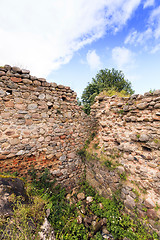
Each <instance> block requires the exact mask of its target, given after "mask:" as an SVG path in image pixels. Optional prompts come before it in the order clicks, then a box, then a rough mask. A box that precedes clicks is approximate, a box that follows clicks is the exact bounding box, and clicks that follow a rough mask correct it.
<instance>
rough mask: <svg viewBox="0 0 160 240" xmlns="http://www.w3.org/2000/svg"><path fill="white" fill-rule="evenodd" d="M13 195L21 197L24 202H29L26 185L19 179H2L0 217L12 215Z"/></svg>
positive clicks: (0, 179) (0, 183)
mask: <svg viewBox="0 0 160 240" xmlns="http://www.w3.org/2000/svg"><path fill="white" fill-rule="evenodd" d="M13 195H14V196H15V197H18V196H19V197H21V200H22V202H27V201H28V200H29V199H28V196H27V194H26V191H25V188H24V183H23V181H22V180H20V179H19V178H11V177H0V215H1V216H5V215H11V214H12V210H13V209H12V208H13V201H14V198H13Z"/></svg>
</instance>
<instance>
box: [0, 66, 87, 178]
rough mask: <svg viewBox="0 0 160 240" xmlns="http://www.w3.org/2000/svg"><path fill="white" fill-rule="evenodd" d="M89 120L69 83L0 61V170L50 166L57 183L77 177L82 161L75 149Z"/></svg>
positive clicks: (25, 171)
mask: <svg viewBox="0 0 160 240" xmlns="http://www.w3.org/2000/svg"><path fill="white" fill-rule="evenodd" d="M84 118H85V121H84ZM90 126H91V121H90V119H89V118H87V117H86V115H85V114H84V112H83V111H82V109H81V107H80V106H78V104H77V100H76V93H75V92H74V91H72V90H71V89H70V87H64V86H62V85H57V84H56V83H48V82H46V80H45V79H44V78H37V77H34V76H31V75H30V72H29V71H28V70H25V69H20V68H18V67H10V66H9V65H5V66H4V67H0V171H5V172H6V171H11V172H16V171H17V172H19V173H20V174H21V175H23V176H27V172H28V170H29V169H30V168H31V166H34V168H36V169H44V168H49V169H50V171H51V173H52V175H53V176H55V177H56V178H57V179H58V180H59V181H60V182H61V183H63V182H64V183H71V182H72V180H73V182H74V181H76V180H77V181H78V177H79V176H80V175H81V173H82V172H83V167H82V164H81V160H80V158H79V156H78V155H77V154H76V153H77V150H78V149H80V148H82V146H83V144H84V142H85V140H86V138H87V136H88V128H90Z"/></svg>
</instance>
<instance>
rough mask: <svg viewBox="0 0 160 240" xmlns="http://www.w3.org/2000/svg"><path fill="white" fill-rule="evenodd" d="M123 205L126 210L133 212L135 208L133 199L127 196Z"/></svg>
mask: <svg viewBox="0 0 160 240" xmlns="http://www.w3.org/2000/svg"><path fill="white" fill-rule="evenodd" d="M124 204H125V206H126V207H127V208H129V209H131V210H133V209H134V207H135V206H136V204H135V201H134V199H133V198H132V197H131V196H129V195H127V197H126V200H125V201H124Z"/></svg>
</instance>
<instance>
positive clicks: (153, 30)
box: [125, 6, 160, 52]
mask: <svg viewBox="0 0 160 240" xmlns="http://www.w3.org/2000/svg"><path fill="white" fill-rule="evenodd" d="M159 40H160V6H159V7H157V8H155V9H154V10H152V11H151V14H150V17H149V19H148V22H147V24H146V30H144V31H142V32H138V31H137V30H133V31H132V32H131V33H130V34H129V35H128V36H127V37H126V39H125V44H132V45H135V46H138V45H141V46H144V49H145V50H146V49H147V50H149V52H154V51H152V50H153V48H154V47H153V46H155V49H156V48H157V47H156V46H157V45H158V44H159ZM151 49H152V50H151Z"/></svg>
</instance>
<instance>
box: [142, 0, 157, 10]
mask: <svg viewBox="0 0 160 240" xmlns="http://www.w3.org/2000/svg"><path fill="white" fill-rule="evenodd" d="M154 4H155V2H154V0H146V1H145V3H144V5H143V8H147V7H151V6H154Z"/></svg>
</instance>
